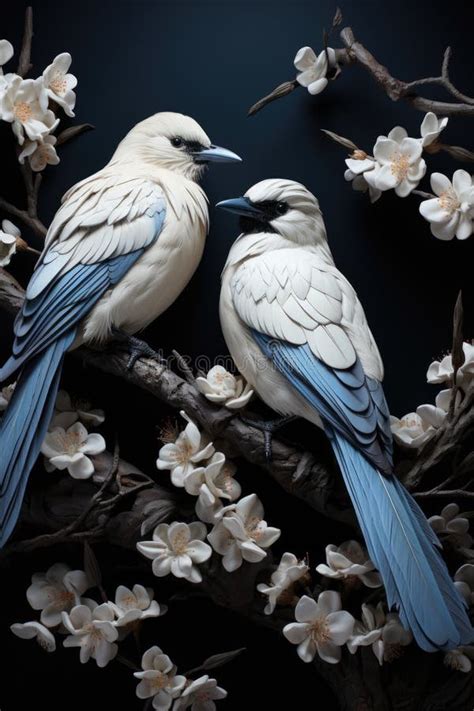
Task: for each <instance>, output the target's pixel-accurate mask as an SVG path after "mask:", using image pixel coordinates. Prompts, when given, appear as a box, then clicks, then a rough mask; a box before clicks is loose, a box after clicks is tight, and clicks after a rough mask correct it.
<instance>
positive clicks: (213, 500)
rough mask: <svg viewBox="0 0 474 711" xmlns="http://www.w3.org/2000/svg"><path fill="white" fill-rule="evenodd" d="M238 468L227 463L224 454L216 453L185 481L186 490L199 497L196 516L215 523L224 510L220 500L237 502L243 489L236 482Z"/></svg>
mask: <svg viewBox="0 0 474 711" xmlns="http://www.w3.org/2000/svg"><path fill="white" fill-rule="evenodd" d="M235 471H236V467H235V465H234V464H232V462H227V461H226V458H225V456H224V454H222V452H216V453H215V454H214V455H213V456H212V458H211V459H210V461H209V463H208V464H207V466H205V467H198V468H197V469H194V471H192V472H190V474H188V475H187V476H186V479H185V480H184V488H185V489H186V491H187V492H188V494H191V495H192V496H197V497H198V500H197V502H196V514H197V515H198V517H199V518H200V519H201V521H205V522H206V523H214V522H215V518H216V515H217V513H218V512H219V511H220V510H221V509H222V503H221V501H220V499H227V500H228V501H235V500H236V499H238V498H239V496H240V493H241V487H240V484H239V483H238V481H236V480H235V478H234V474H235Z"/></svg>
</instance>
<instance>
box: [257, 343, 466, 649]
mask: <svg viewBox="0 0 474 711" xmlns="http://www.w3.org/2000/svg"><path fill="white" fill-rule="evenodd" d="M252 334H253V337H254V339H255V341H256V342H257V344H258V345H259V347H260V348H261V350H262V351H263V353H264V354H265V355H266V356H267V357H268V358H270V359H271V360H272V362H273V363H274V365H275V366H276V367H277V369H278V370H279V371H280V372H281V373H282V374H283V375H284V376H285V377H286V378H287V380H288V382H289V383H290V384H291V385H292V386H293V387H294V388H295V389H296V390H297V391H298V392H299V393H300V394H301V395H303V397H304V398H305V399H306V400H307V401H308V402H309V403H310V404H311V405H312V406H313V407H314V408H315V409H316V411H317V412H318V413H319V414H320V416H321V419H322V421H323V424H324V427H325V430H326V433H327V435H328V436H329V438H330V440H331V443H332V446H333V449H334V452H335V454H336V457H337V460H338V463H339V466H340V468H341V472H342V475H343V478H344V481H345V484H346V487H347V490H348V492H349V494H350V497H351V500H352V502H353V505H354V509H355V512H356V515H357V519H358V521H359V525H360V528H361V530H362V533H363V535H364V539H365V542H366V545H367V549H368V551H369V555H370V556H371V558H372V560H373V561H374V563H375V564H376V566H377V568H378V569H379V571H380V573H381V575H382V579H383V582H384V585H385V590H386V593H387V602H388V605H389V607H392V606H396V607H397V608H398V610H399V613H400V618H401V620H402V623H403V624H404V625H405V626H406V627H409V628H410V629H411V630H412V632H413V635H414V637H415V639H416V641H417V643H418V645H419V646H420V647H421V648H422V649H424V650H426V651H435V650H437V649H453V648H456V647H458V646H459V645H463V644H469V643H471V642H472V640H473V639H474V631H473V629H472V626H471V623H470V621H469V618H468V616H467V613H466V605H465V603H464V601H463V600H462V598H461V596H460V595H459V593H458V591H457V590H456V588H455V587H454V585H453V582H452V580H451V577H450V575H449V572H448V570H447V568H446V565H445V564H444V561H443V559H442V558H441V556H440V555H439V551H438V550H437V546H439V541H438V540H437V538H436V536H435V535H434V532H433V531H432V529H431V527H430V525H429V524H428V522H427V521H426V518H425V516H424V514H423V512H422V511H421V509H420V508H419V506H418V505H417V504H416V502H415V501H414V500H413V499H412V497H411V496H410V495H409V493H408V492H407V491H406V490H405V489H404V487H403V486H402V484H401V483H400V482H399V481H398V479H396V478H395V477H394V476H392V475H390V469H391V461H392V444H391V432H390V421H389V411H388V408H387V404H386V401H385V397H384V394H383V390H382V386H381V384H380V383H378V382H377V381H375V380H372V379H370V378H367V377H366V376H365V374H364V372H363V369H362V366H361V364H360V362H359V361H357V362H356V363H355V364H354V366H353V367H352V368H350V369H348V370H346V371H341V370H336V369H334V370H333V369H331V368H328V367H327V366H326V365H324V363H322V362H321V361H320V360H319V359H318V358H316V357H315V356H314V354H313V353H312V352H311V350H310V349H309V347H308V346H307V345H300V346H295V345H292V344H290V343H287V342H285V341H276V340H275V339H274V338H270V337H268V336H266V335H263V334H261V333H259V332H257V331H253V332H252ZM364 419H365V424H364ZM381 464H382V466H381ZM383 466H385V469H384V468H383ZM381 471H383V472H384V474H382V473H381Z"/></svg>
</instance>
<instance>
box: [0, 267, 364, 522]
mask: <svg viewBox="0 0 474 711" xmlns="http://www.w3.org/2000/svg"><path fill="white" fill-rule="evenodd" d="M23 296H24V291H23V289H22V287H21V286H20V285H19V284H18V282H16V281H15V280H14V279H13V277H12V276H11V275H9V274H8V273H7V272H5V271H4V270H3V269H0V308H2V309H5V310H6V311H8V312H9V313H10V314H12V315H13V314H15V312H16V311H17V310H18V309H19V307H20V306H21V303H22V301H23ZM73 355H74V356H75V357H78V358H80V359H81V360H82V361H83V362H84V363H87V364H88V365H91V366H93V367H95V368H98V369H99V370H101V371H103V372H106V373H110V374H111V375H115V376H116V377H119V378H121V379H122V380H125V381H126V382H128V383H131V384H132V385H135V386H137V387H139V388H140V389H142V390H145V391H147V392H149V393H151V394H152V395H154V396H155V397H156V398H158V399H159V400H161V401H162V402H164V403H166V404H167V405H169V406H170V407H172V408H174V409H175V410H178V411H179V410H185V411H186V412H187V414H188V415H189V416H190V417H191V418H193V419H194V420H195V421H196V422H197V423H198V424H199V425H200V426H201V427H202V428H203V429H204V430H206V432H208V434H209V436H210V437H211V438H212V439H213V440H214V441H215V442H216V444H217V447H218V448H219V449H221V450H222V451H224V453H226V454H227V455H228V456H232V457H243V458H244V459H246V460H247V461H249V462H251V463H252V464H256V465H258V466H259V467H260V468H261V469H263V470H264V471H265V472H267V473H268V474H269V475H270V476H271V477H272V478H273V479H274V480H275V481H276V482H277V483H278V484H279V485H280V486H281V487H282V488H283V489H285V491H287V492H288V493H290V494H291V495H293V496H296V497H297V498H300V499H302V500H303V501H305V502H306V503H307V504H309V506H311V507H312V508H314V509H315V510H316V511H318V512H319V513H323V514H324V515H326V516H328V517H330V518H333V519H334V520H337V521H341V522H343V523H346V524H349V525H355V519H354V516H353V513H352V510H351V508H350V506H349V505H348V503H347V499H346V497H345V495H344V497H343V500H342V501H341V500H339V496H338V492H337V491H336V487H335V483H336V481H337V480H338V476H337V474H336V472H337V468H336V467H335V465H334V462H333V460H332V458H331V457H330V456H328V457H327V461H316V459H315V457H314V455H313V454H312V453H311V452H309V451H305V450H304V449H302V448H300V447H298V446H294V445H291V444H287V443H285V442H283V441H281V440H278V439H274V440H273V445H272V459H271V461H268V460H267V458H266V455H265V445H264V437H263V434H262V432H260V430H258V429H256V428H255V427H252V426H250V425H248V424H246V423H244V422H243V421H242V420H241V419H240V417H239V416H238V415H236V414H235V413H233V412H231V411H229V410H227V409H226V408H219V407H216V406H215V405H213V404H212V403H210V402H209V401H208V400H207V399H206V398H205V397H204V396H203V395H201V393H200V392H199V391H198V390H197V388H196V387H195V386H194V385H193V384H192V383H191V382H189V381H187V380H185V379H183V378H181V377H180V376H179V375H177V374H176V373H174V372H173V371H172V370H170V369H169V368H167V367H166V366H165V365H163V364H162V363H158V362H156V361H153V360H150V359H141V360H139V361H137V363H136V364H135V366H134V367H133V369H132V370H129V369H128V368H127V364H128V354H126V353H124V352H122V351H120V350H114V348H113V347H112V348H108V349H107V351H99V350H95V349H92V348H86V347H81V348H78V349H77V350H76V351H74V352H73Z"/></svg>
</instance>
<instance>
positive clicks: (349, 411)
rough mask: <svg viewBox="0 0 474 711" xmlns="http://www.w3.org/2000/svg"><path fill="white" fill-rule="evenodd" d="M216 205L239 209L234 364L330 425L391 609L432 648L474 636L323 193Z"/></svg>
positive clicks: (231, 263)
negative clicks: (413, 482) (396, 446)
mask: <svg viewBox="0 0 474 711" xmlns="http://www.w3.org/2000/svg"><path fill="white" fill-rule="evenodd" d="M217 206H218V207H220V208H223V209H225V210H228V211H231V212H233V213H236V214H238V215H239V216H240V230H241V234H240V236H239V237H238V238H237V240H236V241H235V242H234V244H233V245H232V247H231V249H230V251H229V255H228V258H227V261H226V263H225V266H224V269H223V273H222V284H221V295H220V305H219V310H220V320H221V327H222V331H223V335H224V338H225V341H226V343H227V347H228V348H229V351H230V354H231V356H232V357H233V359H234V362H235V364H236V367H237V368H238V370H239V371H240V372H241V373H242V375H243V376H244V377H245V378H246V380H247V381H248V382H249V383H250V385H251V387H252V388H254V390H255V391H256V392H257V393H258V395H259V396H260V398H261V399H262V400H263V401H264V402H265V403H266V404H267V405H268V406H269V407H270V408H272V409H273V410H274V411H276V412H277V413H279V414H280V415H281V416H282V417H300V418H304V419H305V420H308V421H309V422H310V423H312V424H313V425H315V426H317V427H320V428H322V429H323V430H324V431H325V433H326V435H327V436H328V438H329V440H330V442H331V445H332V448H333V451H334V453H335V456H336V459H337V462H338V464H339V467H340V470H341V472H342V476H343V479H344V481H345V485H346V488H347V490H348V493H349V495H350V498H351V500H352V503H353V506H354V509H355V513H356V516H357V520H358V523H359V526H360V529H361V531H362V534H363V536H364V539H365V543H366V546H367V549H368V552H369V555H370V557H371V559H372V561H373V562H374V564H375V565H376V566H377V568H378V570H379V571H380V574H381V576H382V580H383V583H384V586H385V591H386V595H387V603H388V606H389V608H390V609H392V608H393V609H397V610H398V612H399V614H400V618H401V621H402V623H403V625H404V626H405V627H406V628H409V629H410V630H411V631H412V633H413V636H414V638H415V640H416V642H417V644H418V645H419V646H420V647H421V648H422V649H423V650H425V651H429V652H433V651H436V650H440V649H443V650H446V649H453V648H456V647H458V646H459V645H463V644H468V643H470V642H472V640H473V639H474V631H473V629H472V626H471V623H470V621H469V618H468V616H467V612H466V604H465V602H464V600H463V599H462V597H461V596H460V595H459V593H458V591H457V590H456V588H455V586H454V584H453V582H452V580H451V578H450V575H449V572H448V569H447V567H446V565H445V563H444V561H443V559H442V557H441V555H440V552H439V546H440V542H439V540H438V538H437V537H436V536H435V534H434V532H433V530H432V529H431V527H430V525H429V523H428V522H427V520H426V518H425V516H424V514H423V512H422V510H421V509H420V508H419V506H418V505H417V503H416V502H415V501H414V499H413V498H412V497H411V495H410V494H409V493H408V491H407V490H406V489H405V488H404V487H403V485H402V484H401V482H400V481H399V480H398V479H397V477H396V476H395V475H394V472H393V456H392V455H393V446H392V435H391V430H390V415H389V410H388V406H387V402H386V399H385V396H384V392H383V388H382V380H383V375H384V372H383V364H382V360H381V357H380V353H379V350H378V348H377V345H376V343H375V340H374V337H373V335H372V333H371V331H370V329H369V326H368V323H367V319H366V316H365V313H364V310H363V307H362V305H361V303H360V301H359V299H358V297H357V294H356V292H355V290H354V288H353V287H352V286H351V284H350V283H349V281H348V280H347V279H346V278H345V277H344V276H343V275H342V274H341V272H340V271H339V270H338V269H337V267H336V266H335V263H334V259H333V256H332V253H331V250H330V247H329V244H328V240H327V235H326V228H325V224H324V220H323V216H322V212H321V210H320V207H319V202H318V200H317V198H316V197H315V196H314V195H313V194H312V193H311V192H310V191H309V190H308V189H307V188H306V187H304V186H303V185H302V184H300V183H297V182H294V181H291V180H286V179H276V178H275V179H268V180H263V181H261V182H259V183H257V184H256V185H254V186H253V187H251V188H250V189H249V190H248V191H247V192H246V193H245V194H244V195H243V196H242V197H239V198H233V199H230V200H224V201H222V202H220V203H218V205H217Z"/></svg>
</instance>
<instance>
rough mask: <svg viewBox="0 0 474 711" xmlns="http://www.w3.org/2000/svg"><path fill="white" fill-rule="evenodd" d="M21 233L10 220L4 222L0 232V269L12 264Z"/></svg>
mask: <svg viewBox="0 0 474 711" xmlns="http://www.w3.org/2000/svg"><path fill="white" fill-rule="evenodd" d="M20 235H21V232H20V230H19V229H18V227H17V226H16V225H14V224H13V222H10V220H3V221H2V229H1V230H0V267H6V266H7V265H8V264H10V261H11V258H12V257H13V255H14V254H15V252H16V248H17V241H18V238H19V237H20Z"/></svg>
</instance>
